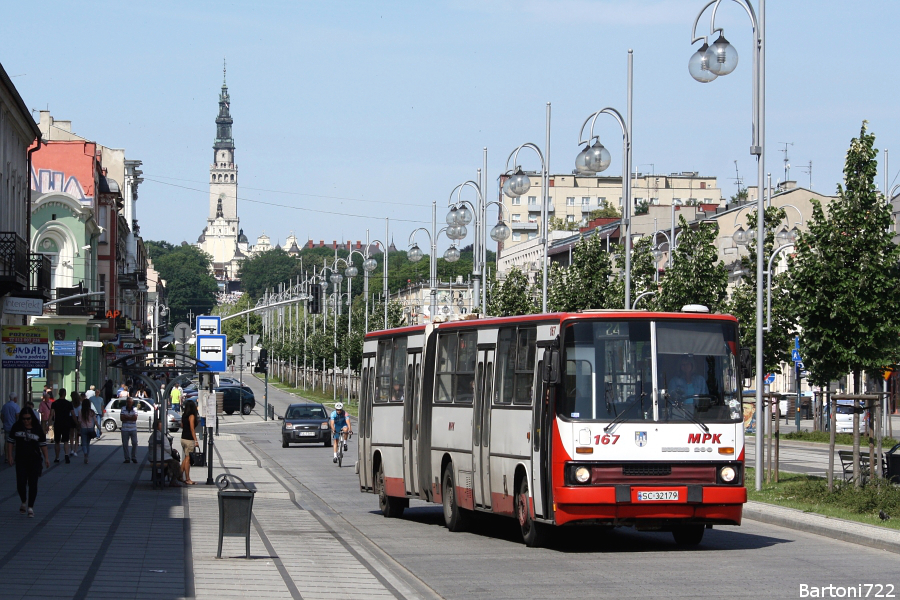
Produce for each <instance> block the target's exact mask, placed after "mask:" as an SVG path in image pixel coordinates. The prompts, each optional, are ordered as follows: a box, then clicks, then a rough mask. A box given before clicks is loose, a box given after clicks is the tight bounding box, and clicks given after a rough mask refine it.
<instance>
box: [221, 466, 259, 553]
mask: <svg viewBox="0 0 900 600" xmlns="http://www.w3.org/2000/svg"><path fill="white" fill-rule="evenodd" d="M229 479H233V480H235V481H236V482H238V483H240V484H241V485H242V486H243V487H244V489H243V490H229V489H227V488H228V487H229V485H230V483H229ZM216 487H217V488H219V552H218V554H216V558H222V540H223V538H225V537H244V538H245V539H246V542H247V558H250V522H251V520H252V518H253V496H254V494H256V490H251V489H250V487H249V486H248V485H247V484H246V483H244V480H243V479H241V478H240V477H237V476H235V475H229V474H227V473H224V474H222V475H219V476H218V477H217V478H216Z"/></svg>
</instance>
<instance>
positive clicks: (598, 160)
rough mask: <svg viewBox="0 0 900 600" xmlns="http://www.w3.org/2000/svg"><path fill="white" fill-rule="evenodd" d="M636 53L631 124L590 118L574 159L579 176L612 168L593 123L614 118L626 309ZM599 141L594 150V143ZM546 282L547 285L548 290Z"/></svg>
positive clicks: (630, 54)
mask: <svg viewBox="0 0 900 600" xmlns="http://www.w3.org/2000/svg"><path fill="white" fill-rule="evenodd" d="M632 66H633V51H632V50H628V96H627V107H628V108H627V113H628V120H627V121H626V120H625V119H623V118H622V114H621V113H620V112H619V111H617V110H616V109H614V108H610V107H606V108H603V109H601V110H598V111H597V112H595V113H593V114H591V115H590V116H589V117H588V118H587V119H585V121H584V123H582V125H581V131H579V132H578V145H579V146H580V145H582V144H584V145H585V146H584V150H582V151H581V152H579V153H578V155H577V156H576V157H575V170H576V171H577V172H578V173H579V174H580V175H595V174H597V173H600V172H602V171H605V170H606V168H607V167H609V165H610V162H611V160H612V159H611V157H610V155H609V151H608V150H607V149H606V148H605V147H604V146H603V144H601V143H600V138H599V136H596V135H594V123H596V122H597V117H599V116H600V115H602V114H607V115H611V116H612V117H613V118H615V120H616V121H617V122H618V123H619V127H621V128H622V232H623V234H624V236H625V309H626V310H627V309H628V308H630V307H631V91H632ZM588 122H590V124H591V128H590V132H589V135H588V138H587V139H586V140H582V139H581V138H582V136H583V135H584V128H585V127H586V126H587V124H588ZM593 140H597V141H596V143H595V144H594V145H593V146H592V145H591V141H593ZM546 286H547V282H546V280H545V281H544V287H545V288H546Z"/></svg>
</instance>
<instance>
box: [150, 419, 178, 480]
mask: <svg viewBox="0 0 900 600" xmlns="http://www.w3.org/2000/svg"><path fill="white" fill-rule="evenodd" d="M148 445H149V447H150V448H155V449H154V450H153V462H163V463H165V465H166V473H167V474H168V476H169V482H170V483H169V485H171V486H172V487H181V485H180V484H179V483H178V482H179V481H182V479H181V463H180V462H179V461H178V459H177V458H176V456H177V455H176V454H174V453H173V451H172V440H171V438H170V436H169V435H168V434H164V433H163V430H162V422H161V421H160V420H159V419H155V426H154V427H153V433H151V434H150V440H149V441H148Z"/></svg>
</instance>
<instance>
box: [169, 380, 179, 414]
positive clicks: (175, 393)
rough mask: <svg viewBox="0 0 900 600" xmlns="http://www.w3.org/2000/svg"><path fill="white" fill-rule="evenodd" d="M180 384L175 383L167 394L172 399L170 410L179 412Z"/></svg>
mask: <svg viewBox="0 0 900 600" xmlns="http://www.w3.org/2000/svg"><path fill="white" fill-rule="evenodd" d="M181 394H182V391H181V384H180V383H176V384H175V387H173V388H172V391H171V392H170V393H169V397H170V398H171V399H172V408H174V409H175V410H177V411H178V412H181Z"/></svg>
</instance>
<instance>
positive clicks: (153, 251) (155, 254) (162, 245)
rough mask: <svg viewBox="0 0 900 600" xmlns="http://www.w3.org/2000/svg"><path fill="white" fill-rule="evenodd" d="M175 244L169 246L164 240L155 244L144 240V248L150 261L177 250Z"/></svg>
mask: <svg viewBox="0 0 900 600" xmlns="http://www.w3.org/2000/svg"><path fill="white" fill-rule="evenodd" d="M177 247H178V246H176V245H175V244H170V243H169V242H166V241H164V240H160V241H158V242H155V241H153V240H144V248H146V249H147V254H149V255H150V259H151V260H154V261H155V260H159V259H161V258H162V257H163V256H165V255H166V254H168V253H169V252H171V251H172V250H174V249H175V248H177Z"/></svg>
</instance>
